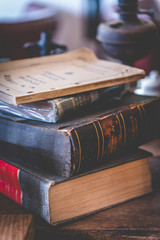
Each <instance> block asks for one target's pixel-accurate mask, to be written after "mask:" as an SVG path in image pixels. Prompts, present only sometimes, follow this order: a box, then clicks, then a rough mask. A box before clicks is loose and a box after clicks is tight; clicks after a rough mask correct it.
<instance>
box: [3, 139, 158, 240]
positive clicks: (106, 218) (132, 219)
mask: <svg viewBox="0 0 160 240" xmlns="http://www.w3.org/2000/svg"><path fill="white" fill-rule="evenodd" d="M144 148H145V149H148V150H150V151H152V152H153V153H154V155H155V157H153V158H152V159H150V166H151V171H152V177H153V193H151V194H148V195H146V196H144V197H140V198H137V199H134V200H131V201H128V202H126V203H123V204H121V205H118V206H116V207H113V208H110V209H108V210H105V211H102V212H99V213H97V214H94V215H91V216H89V217H85V218H83V219H81V220H77V221H75V222H73V223H70V224H67V225H63V226H58V227H52V226H50V225H48V224H47V223H45V222H44V221H43V220H42V219H40V218H39V217H37V216H34V221H35V232H36V234H35V240H41V239H46V240H50V239H54V240H61V239H62V240H64V239H65V240H66V239H69V240H73V239H76V240H81V239H88V240H90V239H96V240H97V239H107V240H108V239H114V240H116V239H121V240H122V239H132V240H133V239H140V240H142V239H149V240H151V239H152V240H155V239H160V139H159V140H155V141H153V142H152V144H146V145H144ZM0 214H29V213H28V212H27V211H25V210H24V209H23V208H22V207H20V206H18V205H17V204H15V203H14V202H12V201H11V200H9V199H7V198H6V197H4V196H2V195H0Z"/></svg>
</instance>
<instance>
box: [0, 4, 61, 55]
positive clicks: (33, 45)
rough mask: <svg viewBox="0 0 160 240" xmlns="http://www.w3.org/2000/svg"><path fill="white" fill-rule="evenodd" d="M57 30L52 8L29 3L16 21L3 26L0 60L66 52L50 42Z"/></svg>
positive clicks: (10, 20) (0, 31)
mask: <svg viewBox="0 0 160 240" xmlns="http://www.w3.org/2000/svg"><path fill="white" fill-rule="evenodd" d="M15 7H16V4H15ZM13 11H14V9H13ZM56 28H57V16H56V12H55V10H54V9H53V7H50V6H48V5H46V4H45V3H44V4H42V3H29V4H28V5H27V6H25V8H24V9H23V11H22V12H21V13H19V16H17V17H16V19H12V18H9V19H7V20H6V19H4V20H3V21H1V22H0V59H9V60H13V59H21V58H26V57H34V56H43V55H48V54H53V53H60V52H64V51H65V50H66V47H65V46H57V45H56V44H53V43H52V42H51V37H52V34H54V32H55V31H56Z"/></svg>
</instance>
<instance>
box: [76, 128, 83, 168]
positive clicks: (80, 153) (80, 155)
mask: <svg viewBox="0 0 160 240" xmlns="http://www.w3.org/2000/svg"><path fill="white" fill-rule="evenodd" d="M74 132H75V134H76V137H77V141H78V146H79V158H78V168H77V172H79V169H80V167H81V158H82V151H81V143H80V139H79V136H78V133H77V131H76V130H75V129H74Z"/></svg>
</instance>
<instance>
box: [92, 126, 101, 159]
mask: <svg viewBox="0 0 160 240" xmlns="http://www.w3.org/2000/svg"><path fill="white" fill-rule="evenodd" d="M93 126H94V128H95V130H96V134H97V142H98V152H97V162H98V159H99V148H100V142H99V134H98V130H97V127H96V124H95V123H93Z"/></svg>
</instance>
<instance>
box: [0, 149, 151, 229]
mask: <svg viewBox="0 0 160 240" xmlns="http://www.w3.org/2000/svg"><path fill="white" fill-rule="evenodd" d="M150 155H151V154H150V153H148V152H146V151H143V150H140V149H137V150H136V151H135V152H134V153H132V154H130V155H129V154H128V155H124V156H123V157H122V158H118V159H114V161H110V162H108V164H106V165H105V166H102V167H101V168H100V169H93V170H92V171H90V172H87V173H85V174H81V175H79V176H76V177H72V178H65V177H60V176H57V175H53V173H49V172H46V171H43V170H38V169H34V168H29V167H28V168H27V167H24V166H23V165H12V164H11V163H9V162H8V161H5V160H4V159H1V160H0V192H1V193H2V194H4V195H5V196H7V197H9V198H11V199H12V200H14V201H15V202H17V203H18V204H20V205H22V206H24V207H25V208H26V209H28V210H29V211H31V212H34V213H35V214H39V215H41V216H42V217H43V218H44V219H45V220H46V221H47V222H49V223H51V224H54V225H55V224H59V223H63V222H66V221H71V220H73V219H76V218H79V217H82V216H85V215H88V214H91V213H94V212H97V211H100V210H103V209H105V208H108V207H112V206H114V205H116V204H119V203H122V202H124V201H127V200H130V199H133V198H136V197H139V196H143V195H144V194H147V193H149V192H151V191H152V181H151V173H150V168H149V164H148V158H149V156H150Z"/></svg>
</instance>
